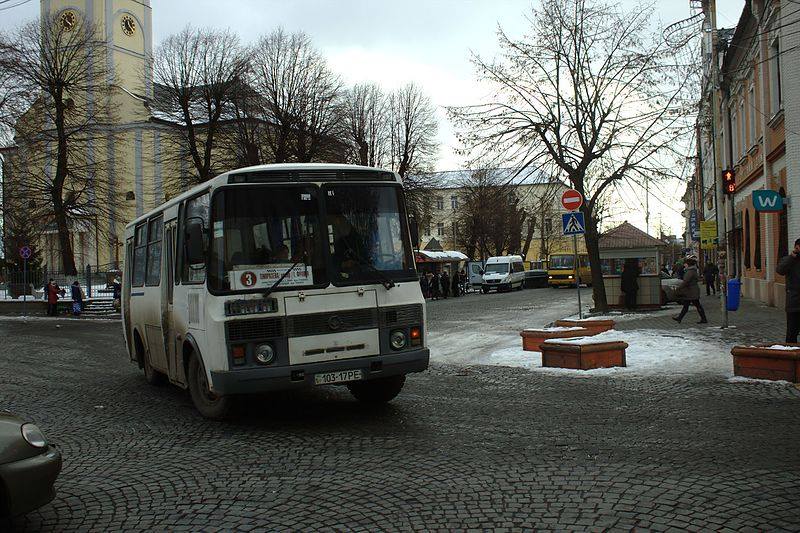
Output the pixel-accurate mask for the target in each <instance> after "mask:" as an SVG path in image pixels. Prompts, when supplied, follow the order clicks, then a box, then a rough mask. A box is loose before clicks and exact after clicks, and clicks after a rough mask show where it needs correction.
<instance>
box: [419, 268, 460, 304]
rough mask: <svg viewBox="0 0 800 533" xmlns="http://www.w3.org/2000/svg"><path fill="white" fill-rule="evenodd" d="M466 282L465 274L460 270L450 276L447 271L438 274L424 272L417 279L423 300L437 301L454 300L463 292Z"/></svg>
mask: <svg viewBox="0 0 800 533" xmlns="http://www.w3.org/2000/svg"><path fill="white" fill-rule="evenodd" d="M466 280H467V273H466V272H465V271H464V270H463V269H462V270H461V272H456V273H454V274H453V275H452V276H450V273H449V272H447V270H443V271H442V272H441V273H440V272H426V273H425V274H423V275H421V276H420V278H419V286H420V288H421V289H422V294H423V296H425V298H430V299H433V300H438V299H439V298H447V297H448V296H453V297H454V298H456V297H458V296H460V295H461V294H462V292H463V287H464V284H465V283H466Z"/></svg>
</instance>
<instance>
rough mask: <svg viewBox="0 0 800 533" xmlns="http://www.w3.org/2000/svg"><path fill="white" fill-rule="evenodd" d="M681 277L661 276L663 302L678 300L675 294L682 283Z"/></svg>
mask: <svg viewBox="0 0 800 533" xmlns="http://www.w3.org/2000/svg"><path fill="white" fill-rule="evenodd" d="M681 281H682V280H680V279H678V278H665V277H662V278H661V304H662V305H663V304H666V303H669V302H677V301H678V297H677V295H676V294H675V293H676V291H677V289H678V286H679V285H680V284H681Z"/></svg>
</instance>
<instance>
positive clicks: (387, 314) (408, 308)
mask: <svg viewBox="0 0 800 533" xmlns="http://www.w3.org/2000/svg"><path fill="white" fill-rule="evenodd" d="M421 324H422V306H421V305H401V306H397V307H387V308H384V309H381V326H383V327H394V326H419V325H421Z"/></svg>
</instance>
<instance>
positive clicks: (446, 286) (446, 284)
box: [439, 270, 450, 300]
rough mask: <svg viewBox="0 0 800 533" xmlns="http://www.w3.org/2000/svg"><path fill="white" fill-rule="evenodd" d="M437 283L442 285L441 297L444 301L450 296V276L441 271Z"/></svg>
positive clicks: (445, 271)
mask: <svg viewBox="0 0 800 533" xmlns="http://www.w3.org/2000/svg"><path fill="white" fill-rule="evenodd" d="M439 282H440V283H441V284H442V297H443V298H444V299H445V300H446V299H447V297H448V296H449V295H450V274H448V273H447V270H443V271H442V275H441V276H440V277H439Z"/></svg>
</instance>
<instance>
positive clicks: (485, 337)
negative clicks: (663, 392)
mask: <svg viewBox="0 0 800 533" xmlns="http://www.w3.org/2000/svg"><path fill="white" fill-rule="evenodd" d="M614 318H615V319H616V318H617V317H614ZM723 335H724V334H723V333H722V332H720V331H716V330H709V329H708V328H702V329H701V328H687V329H682V330H680V332H676V333H666V332H664V331H660V330H652V329H643V330H635V331H617V330H611V331H607V332H604V333H600V334H598V335H596V336H594V337H593V339H594V340H598V341H601V340H606V341H611V340H615V341H624V342H627V343H628V349H627V350H626V359H627V364H628V366H627V367H624V368H602V369H597V370H588V371H587V370H571V369H560V368H543V367H542V356H541V353H539V352H527V351H524V350H523V349H522V339H521V338H520V337H519V335H513V334H502V333H491V332H472V333H471V334H468V335H447V336H446V337H448V338H447V339H442V338H440V339H437V342H436V343H432V345H431V358H432V359H433V360H434V361H441V362H449V363H455V364H464V363H467V364H478V365H500V366H512V367H521V368H526V369H528V370H531V371H535V372H547V373H567V374H570V375H574V376H583V377H592V376H609V375H613V376H653V375H664V376H681V375H697V374H704V375H714V376H720V377H726V378H727V377H731V376H732V375H733V360H732V357H731V353H730V350H731V346H732V343H731V341H730V340H728V339H725V338H724V336H723ZM439 344H441V345H445V344H446V345H447V346H448V350H447V352H448V353H451V354H452V353H454V352H459V351H460V352H462V353H469V352H472V353H475V352H476V351H479V350H478V349H477V348H479V347H483V348H484V350H483V351H482V352H480V355H476V356H474V357H472V358H469V359H468V360H467V359H466V358H464V357H455V358H454V357H446V356H445V357H442V355H443V354H442V353H441V351H440V350H438V349H437V348H438V346H437V345H439Z"/></svg>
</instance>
